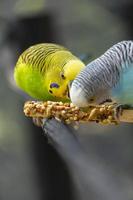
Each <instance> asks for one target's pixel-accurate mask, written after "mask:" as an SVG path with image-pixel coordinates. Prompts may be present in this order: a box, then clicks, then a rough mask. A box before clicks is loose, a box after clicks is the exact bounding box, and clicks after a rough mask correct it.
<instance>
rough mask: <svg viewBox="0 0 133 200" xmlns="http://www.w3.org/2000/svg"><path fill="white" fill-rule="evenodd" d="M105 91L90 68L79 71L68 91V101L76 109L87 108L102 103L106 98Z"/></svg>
mask: <svg viewBox="0 0 133 200" xmlns="http://www.w3.org/2000/svg"><path fill="white" fill-rule="evenodd" d="M106 94H107V93H106V90H105V88H103V85H102V81H100V82H99V78H98V76H97V74H96V73H95V72H94V71H93V69H92V66H91V67H90V68H89V67H88V68H86V67H85V69H83V70H81V72H80V73H79V74H78V76H77V77H76V78H75V80H74V81H73V83H72V85H71V89H70V99H71V101H72V103H73V104H74V105H76V106H78V107H88V106H89V105H96V104H99V103H102V102H103V101H104V100H105V98H106Z"/></svg>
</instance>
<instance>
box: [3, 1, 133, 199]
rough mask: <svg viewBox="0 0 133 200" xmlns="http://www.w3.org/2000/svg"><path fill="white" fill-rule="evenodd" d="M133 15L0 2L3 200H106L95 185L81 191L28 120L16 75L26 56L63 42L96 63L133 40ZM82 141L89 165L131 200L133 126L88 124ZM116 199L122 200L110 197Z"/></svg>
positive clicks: (120, 9)
mask: <svg viewBox="0 0 133 200" xmlns="http://www.w3.org/2000/svg"><path fill="white" fill-rule="evenodd" d="M132 10H133V2H132V0H117V1H116V0H111V1H109V0H93V1H91V0H67V1H65V0H38V1H36V0H0V200H18V199H19V200H29V199H32V200H44V199H46V200H56V199H58V200H75V199H76V200H85V199H91V200H102V199H103V200H104V198H103V197H101V196H100V192H99V196H95V195H94V194H95V193H96V191H95V187H93V185H91V184H90V185H89V186H87V187H86V188H83V187H84V186H83V185H82V182H79V183H78V184H76V178H75V179H74V177H75V176H76V175H75V176H73V175H72V172H71V170H70V169H69V168H68V167H67V163H66V162H64V160H63V159H62V158H61V157H60V155H59V154H58V153H57V152H56V151H55V149H54V148H53V147H52V146H51V145H50V144H49V143H48V142H47V139H46V138H45V137H44V136H43V134H42V130H41V129H40V128H37V127H35V126H34V125H33V124H32V121H31V119H28V118H26V117H25V116H24V114H23V104H24V102H25V100H26V99H31V98H29V97H27V96H25V94H23V93H22V92H21V91H19V90H18V89H17V88H16V87H15V85H14V82H13V68H14V65H15V63H16V61H17V58H18V56H19V54H20V53H21V52H22V51H23V50H25V49H26V48H27V47H29V46H30V45H32V44H35V43H39V42H56V43H59V44H62V45H64V46H66V47H67V48H69V49H70V50H71V51H72V52H73V53H75V54H76V55H77V56H79V55H82V54H88V55H90V58H89V59H90V60H91V59H94V58H96V57H97V56H100V55H101V54H102V53H103V52H104V51H105V50H106V49H108V48H109V47H110V46H112V45H113V44H115V43H117V42H119V41H121V40H128V39H131V40H132V38H133V28H132V27H133V12H132ZM77 137H78V139H79V140H80V142H81V144H82V145H83V147H84V148H85V150H86V152H87V155H88V161H89V159H90V157H91V159H93V160H96V161H97V163H100V167H102V169H103V171H104V169H105V171H106V168H108V169H109V170H108V175H109V177H111V180H110V181H111V182H110V184H111V185H112V184H114V185H115V188H116V190H117V191H118V192H119V193H120V196H121V197H122V198H121V199H125V200H132V199H133V125H132V124H126V123H123V124H121V125H119V126H105V127H103V126H100V125H97V124H88V125H81V126H80V128H79V130H78V131H77ZM95 167H97V169H98V168H99V166H98V165H97V166H95ZM75 170H76V169H75ZM88 172H89V169H88V171H84V173H88ZM106 173H107V172H106ZM75 174H76V173H75ZM98 181H101V184H103V183H102V178H101V180H98ZM90 189H91V192H90V195H89V196H88V191H89V190H90ZM105 190H106V186H105ZM105 193H106V191H105ZM114 194H115V193H114ZM112 195H113V191H112ZM110 199H112V200H115V199H117V200H119V199H118V198H116V197H115V196H114V197H111V196H110V194H109V195H108V198H106V200H110Z"/></svg>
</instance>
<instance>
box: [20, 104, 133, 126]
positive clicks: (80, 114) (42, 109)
mask: <svg viewBox="0 0 133 200" xmlns="http://www.w3.org/2000/svg"><path fill="white" fill-rule="evenodd" d="M130 111H131V110H123V112H122V113H121V114H122V115H121V116H119V118H117V117H116V116H117V115H116V112H117V106H116V104H109V105H97V106H90V107H88V109H87V111H83V110H82V109H80V108H78V107H76V106H74V105H73V104H72V103H62V102H52V101H47V102H41V101H38V102H36V101H28V102H26V103H25V105H24V113H25V115H26V116H28V117H32V118H33V120H34V122H35V124H37V125H39V126H41V125H42V119H44V118H55V119H57V120H59V121H64V122H65V123H66V124H71V123H73V122H74V123H75V122H92V121H93V122H97V123H100V124H118V123H119V121H125V122H131V121H133V112H132V113H130V115H129V117H128V114H129V112H130ZM123 114H124V115H123Z"/></svg>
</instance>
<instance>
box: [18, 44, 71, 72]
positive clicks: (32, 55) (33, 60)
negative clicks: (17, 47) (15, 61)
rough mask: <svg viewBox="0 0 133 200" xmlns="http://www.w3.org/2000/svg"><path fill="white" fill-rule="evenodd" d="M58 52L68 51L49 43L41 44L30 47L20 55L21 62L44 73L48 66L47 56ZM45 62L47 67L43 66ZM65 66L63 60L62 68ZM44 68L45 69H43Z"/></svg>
mask: <svg viewBox="0 0 133 200" xmlns="http://www.w3.org/2000/svg"><path fill="white" fill-rule="evenodd" d="M58 51H68V50H67V49H66V48H64V47H62V46H60V45H56V44H50V43H42V44H37V45H34V46H31V47H30V48H28V49H27V50H26V51H24V52H23V54H22V55H21V58H22V62H23V63H25V64H28V65H31V66H32V67H33V68H37V69H38V70H39V71H40V72H42V71H45V70H46V68H47V69H48V68H49V66H50V62H51V61H50V59H49V63H48V62H47V58H48V56H49V55H51V54H53V53H55V52H58ZM46 62H47V65H45V64H46ZM65 64H66V61H65V59H64V63H62V67H63V66H64V65H65ZM44 66H45V67H44Z"/></svg>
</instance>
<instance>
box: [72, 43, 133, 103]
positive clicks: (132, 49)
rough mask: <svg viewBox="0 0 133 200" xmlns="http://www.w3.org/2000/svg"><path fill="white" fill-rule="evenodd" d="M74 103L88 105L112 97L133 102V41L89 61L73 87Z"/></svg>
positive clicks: (117, 45)
mask: <svg viewBox="0 0 133 200" xmlns="http://www.w3.org/2000/svg"><path fill="white" fill-rule="evenodd" d="M70 98H71V101H72V103H73V104H74V105H76V106H78V107H87V106H88V105H89V104H101V103H103V102H106V101H107V100H108V99H111V100H115V101H117V102H118V103H119V104H132V105H133V41H122V42H119V43H117V44H115V45H114V46H112V47H111V48H110V49H108V50H107V51H106V52H105V53H104V54H103V55H102V56H100V57H99V58H97V59H96V60H94V61H92V62H91V63H89V64H88V65H87V66H86V67H85V68H84V69H83V70H81V72H80V73H79V74H78V75H77V77H76V78H75V80H74V81H73V83H72V85H71V89H70Z"/></svg>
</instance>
